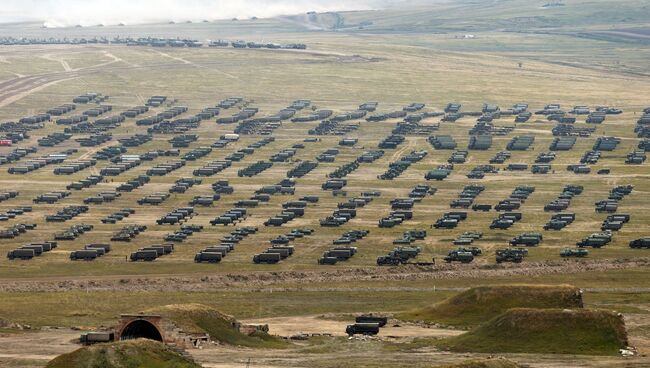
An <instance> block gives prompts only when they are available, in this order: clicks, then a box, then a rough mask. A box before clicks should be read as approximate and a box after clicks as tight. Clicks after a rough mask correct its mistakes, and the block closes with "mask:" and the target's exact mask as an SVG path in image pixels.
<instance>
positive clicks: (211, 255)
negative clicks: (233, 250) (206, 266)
mask: <svg viewBox="0 0 650 368" xmlns="http://www.w3.org/2000/svg"><path fill="white" fill-rule="evenodd" d="M222 258H223V254H222V253H221V252H209V251H201V252H199V253H197V254H196V255H195V256H194V262H196V263H202V262H208V263H219V262H221V259H222Z"/></svg>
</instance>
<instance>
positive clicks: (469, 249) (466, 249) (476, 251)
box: [456, 247, 483, 257]
mask: <svg viewBox="0 0 650 368" xmlns="http://www.w3.org/2000/svg"><path fill="white" fill-rule="evenodd" d="M456 250H457V251H459V252H465V253H466V252H469V253H472V255H473V256H474V257H476V256H480V255H481V254H483V251H482V250H481V248H479V247H460V248H458V249H456Z"/></svg>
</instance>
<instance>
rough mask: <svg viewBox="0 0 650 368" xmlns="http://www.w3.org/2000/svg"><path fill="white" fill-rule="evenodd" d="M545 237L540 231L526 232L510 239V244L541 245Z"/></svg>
mask: <svg viewBox="0 0 650 368" xmlns="http://www.w3.org/2000/svg"><path fill="white" fill-rule="evenodd" d="M542 239H543V237H542V235H541V234H539V233H524V234H521V235H517V236H515V237H514V238H512V240H510V245H513V246H514V245H525V246H527V247H534V246H537V245H539V243H540V242H541V241H542Z"/></svg>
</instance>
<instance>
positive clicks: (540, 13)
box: [286, 0, 650, 33]
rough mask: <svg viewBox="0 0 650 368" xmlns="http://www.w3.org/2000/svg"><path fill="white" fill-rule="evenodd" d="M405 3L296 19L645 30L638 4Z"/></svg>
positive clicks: (405, 26) (398, 25)
mask: <svg viewBox="0 0 650 368" xmlns="http://www.w3.org/2000/svg"><path fill="white" fill-rule="evenodd" d="M612 4H613V2H612V1H593V0H566V1H552V0H548V1H547V0H535V1H527V0H497V1H479V0H456V1H436V2H430V1H407V2H399V3H397V4H394V5H388V7H386V8H385V9H381V10H375V11H356V12H338V13H322V14H312V15H296V16H292V17H286V18H287V19H291V20H294V21H296V22H300V23H303V24H304V25H305V27H306V28H310V27H312V30H313V29H320V30H330V31H350V32H357V31H359V32H373V33H374V32H376V33H385V32H399V33H403V32H417V33H428V32H433V33H436V32H485V31H495V30H510V31H516V30H548V29H557V28H566V29H580V28H583V29H586V28H609V27H610V26H611V25H625V26H630V25H644V24H647V19H648V16H649V15H650V6H649V5H648V3H647V2H644V1H640V0H624V1H617V2H616V6H615V7H613V6H612Z"/></svg>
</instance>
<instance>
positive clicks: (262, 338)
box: [147, 304, 288, 348]
mask: <svg viewBox="0 0 650 368" xmlns="http://www.w3.org/2000/svg"><path fill="white" fill-rule="evenodd" d="M147 313H154V314H158V315H161V316H162V317H164V318H167V319H169V320H170V321H172V322H173V323H174V324H175V325H176V326H178V327H179V328H181V329H182V330H183V331H185V332H188V333H207V334H209V335H210V338H211V339H212V340H215V341H219V342H221V343H224V344H229V345H238V346H246V347H252V348H284V347H287V346H288V343H287V342H285V341H284V340H281V339H279V338H277V337H275V336H272V335H269V334H268V333H266V332H264V331H256V332H254V333H252V334H251V335H247V334H244V333H242V332H240V330H239V326H240V325H241V324H240V323H239V322H238V321H237V320H236V319H235V318H233V317H232V316H229V315H227V314H223V313H221V312H219V311H218V310H216V309H214V308H212V307H210V306H207V305H204V304H172V305H166V306H162V307H158V308H154V309H150V310H148V311H147Z"/></svg>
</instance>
